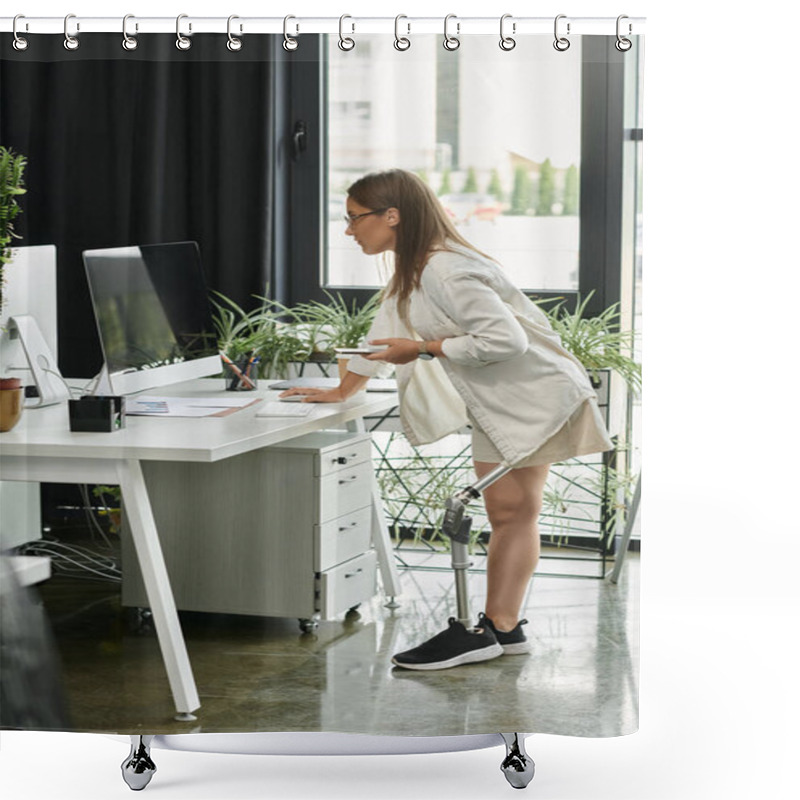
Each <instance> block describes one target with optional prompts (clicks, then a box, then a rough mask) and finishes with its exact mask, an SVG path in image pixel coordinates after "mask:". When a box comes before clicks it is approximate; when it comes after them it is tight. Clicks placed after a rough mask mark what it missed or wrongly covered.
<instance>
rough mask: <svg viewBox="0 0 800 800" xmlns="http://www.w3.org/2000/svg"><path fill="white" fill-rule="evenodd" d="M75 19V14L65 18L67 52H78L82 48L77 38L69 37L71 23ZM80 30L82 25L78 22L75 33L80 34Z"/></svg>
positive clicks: (65, 45) (65, 46)
mask: <svg viewBox="0 0 800 800" xmlns="http://www.w3.org/2000/svg"><path fill="white" fill-rule="evenodd" d="M75 18H76V17H75V15H74V14H67V16H66V17H64V48H65V49H66V50H77V49H78V48H79V47H80V46H81V43H80V42H79V41H78V38H77V36H70V35H69V21H70V20H71V19H75ZM80 29H81V26H80V23H77V22H76V23H75V32H76V33H78V32H79V31H80Z"/></svg>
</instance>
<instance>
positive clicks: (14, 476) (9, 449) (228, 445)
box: [0, 379, 399, 719]
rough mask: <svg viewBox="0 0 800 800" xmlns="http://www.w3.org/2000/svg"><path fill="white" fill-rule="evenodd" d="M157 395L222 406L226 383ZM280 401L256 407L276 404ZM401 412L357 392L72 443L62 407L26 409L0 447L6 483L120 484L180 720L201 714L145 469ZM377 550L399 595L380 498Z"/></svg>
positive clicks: (386, 397)
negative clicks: (300, 413)
mask: <svg viewBox="0 0 800 800" xmlns="http://www.w3.org/2000/svg"><path fill="white" fill-rule="evenodd" d="M153 393H154V394H155V393H157V394H159V395H168V394H175V395H182V396H187V395H191V396H203V395H205V396H219V395H222V394H224V386H223V383H222V381H221V380H218V379H205V380H198V381H192V382H189V383H186V384H179V385H176V386H172V387H166V388H164V389H159V390H158V391H157V392H153ZM278 394H279V393H278V392H271V391H268V390H259V391H257V392H254V393H253V395H254V397H262V398H264V399H267V400H275V399H276V398H277V396H278ZM396 405H397V396H396V395H394V394H386V393H383V392H376V393H366V392H360V393H359V394H358V395H356V396H355V397H353V398H351V399H350V400H348V401H346V402H344V403H336V404H327V403H326V404H314V405H313V406H312V410H311V413H310V414H309V415H308V416H307V417H299V418H297V417H295V418H292V417H264V418H262V417H258V418H257V417H256V416H255V413H256V410H257V408H258V404H256V405H255V406H251V407H249V408H245V409H242V410H240V411H237V412H235V413H233V414H230V415H228V416H226V417H203V418H199V419H198V418H179V417H168V418H152V417H128V418H127V423H126V424H127V427H126V428H124V429H123V430H119V431H115V432H113V433H71V432H70V430H69V418H68V413H67V406H66V404H65V403H62V404H59V405H55V406H48V407H46V408H41V409H28V410H26V411H25V412H24V414H23V416H22V419H21V421H20V422H19V424H18V425H17V426H16V427H15V428H14V429H13V430H11V431H8V432H6V433H3V434H2V436H1V437H0V479H1V480H12V481H39V482H42V483H48V482H49V483H95V484H102V483H111V484H118V485H119V486H120V489H121V491H122V495H123V497H124V498H125V512H126V515H127V519H128V523H129V526H130V531H131V538H132V540H133V543H134V546H135V549H136V554H137V557H138V559H139V564H140V568H141V571H142V577H143V580H144V585H145V590H146V592H147V598H148V601H149V603H150V607H151V610H152V613H153V621H154V623H155V628H156V633H157V636H158V641H159V645H160V647H161V652H162V654H163V657H164V666H165V668H166V671H167V678H168V680H169V685H170V689H171V691H172V695H173V698H174V701H175V706H176V709H177V711H178V715H179V717H180V718H184V719H193V717H192V715H191V712H192V711H195V710H196V709H198V708H199V707H200V700H199V697H198V694H197V687H196V685H195V681H194V676H193V674H192V669H191V665H190V663H189V657H188V654H187V652H186V644H185V642H184V639H183V633H182V631H181V628H180V622H179V619H178V613H177V610H176V607H175V601H174V598H173V595H172V589H171V587H170V583H169V578H168V575H167V570H166V566H165V564H164V557H163V554H162V551H161V545H160V542H159V538H158V532H157V530H156V524H155V520H154V518H153V513H152V510H151V508H150V501H149V498H148V495H147V488H146V486H145V482H144V478H143V476H142V469H141V463H140V462H142V461H198V462H212V461H219V460H221V459H225V458H229V457H231V456H234V455H238V454H241V453H246V452H249V451H252V450H257V449H259V448H262V447H268V446H270V445H274V444H278V443H280V442H284V441H286V440H288V439H293V438H294V437H296V436H302V435H304V434H306V433H311V432H313V431H318V430H322V429H324V428H341V427H348V428H349V429H351V430H363V418H364V417H365V416H369V415H371V414H380V413H382V412H385V411H387V410H389V409H390V408H393V407H394V406H396ZM373 502H374V509H373V510H374V522H375V523H377V528H376V530H377V531H378V533H377V535H376V536H375V547H376V550H377V555H378V559H379V563H380V568H381V574H382V577H383V582H384V588H385V591H386V593H387V594H390V595H396V594H399V580H398V576H397V571H396V568H395V566H394V562H393V560H392V553H391V545H390V541H389V534H388V530H387V529H386V524H385V522H384V520H383V516H382V513H381V511H380V507H379V502H380V500H379V497H377V486H375V489H374V492H373Z"/></svg>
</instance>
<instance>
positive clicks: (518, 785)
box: [500, 733, 536, 789]
mask: <svg viewBox="0 0 800 800" xmlns="http://www.w3.org/2000/svg"><path fill="white" fill-rule="evenodd" d="M501 736H502V737H503V739H504V740H505V743H506V757H505V758H504V759H503V763H502V764H501V765H500V769H501V770H502V772H503V775H505V776H506V780H507V781H508V782H509V783H510V784H511V786H513V787H514V788H515V789H524V788H525V787H526V786H527V785H528V784H529V783H530V782H531V781H532V780H533V775H534V772H535V771H536V765H535V764H534V763H533V759H532V758H531V757H530V756H529V755H528V754H527V753H526V752H525V740H524V739H523V738H522V737H520V736H519V734H516V733H503V734H501Z"/></svg>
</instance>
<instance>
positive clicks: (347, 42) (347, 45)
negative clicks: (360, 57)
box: [339, 14, 356, 52]
mask: <svg viewBox="0 0 800 800" xmlns="http://www.w3.org/2000/svg"><path fill="white" fill-rule="evenodd" d="M346 19H353V18H352V17H351V16H350V15H349V14H342V16H341V17H339V49H340V50H344V51H345V52H347V51H348V50H352V49H353V48H354V47H355V46H356V43H355V40H354V39H352V38H351V37H350V36H345V35H344V21H345V20H346ZM350 27H351V28H352V30H351V31H350V33H351V35H352V34H354V33H355V32H356V24H355V22H351V23H350Z"/></svg>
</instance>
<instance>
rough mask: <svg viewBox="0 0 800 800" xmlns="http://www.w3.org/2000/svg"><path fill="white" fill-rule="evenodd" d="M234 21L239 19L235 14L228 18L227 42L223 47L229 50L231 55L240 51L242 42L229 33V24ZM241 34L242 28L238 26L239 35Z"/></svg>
mask: <svg viewBox="0 0 800 800" xmlns="http://www.w3.org/2000/svg"><path fill="white" fill-rule="evenodd" d="M235 19H239V17H237V16H236V14H231V15H230V16H229V17H228V42H227V44H226V45H225V46H226V47H227V48H228V50H230V51H231V52H232V53H235V52H237V51H239V50H241V49H242V40H241V39H239V38H238V37H237V36H234V35H233V34H232V33H231V23H232V22H233V21H234V20H235ZM241 32H242V26H241V25H240V26H239V33H241Z"/></svg>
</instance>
